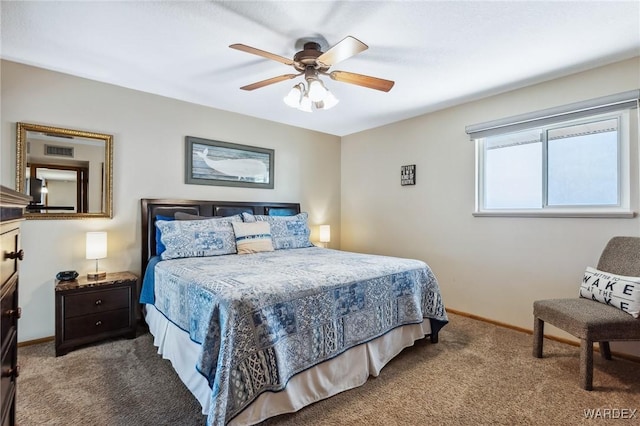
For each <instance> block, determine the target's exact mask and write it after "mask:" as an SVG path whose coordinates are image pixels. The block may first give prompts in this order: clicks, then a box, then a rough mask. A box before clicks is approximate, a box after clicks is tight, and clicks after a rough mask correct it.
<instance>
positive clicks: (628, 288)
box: [580, 268, 640, 318]
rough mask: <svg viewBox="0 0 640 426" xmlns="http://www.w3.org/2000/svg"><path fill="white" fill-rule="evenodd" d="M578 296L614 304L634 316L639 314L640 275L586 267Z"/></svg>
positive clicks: (636, 316)
mask: <svg viewBox="0 0 640 426" xmlns="http://www.w3.org/2000/svg"><path fill="white" fill-rule="evenodd" d="M580 297H584V298H587V299H592V300H595V301H596V302H600V303H605V304H607V305H611V306H614V307H616V308H618V309H620V310H622V311H624V312H626V313H628V314H630V315H632V316H633V317H634V318H638V317H639V316H640V277H625V276H623V275H615V274H612V273H609V272H603V271H599V270H597V269H595V268H587V270H586V271H585V272H584V277H583V278H582V284H581V285H580Z"/></svg>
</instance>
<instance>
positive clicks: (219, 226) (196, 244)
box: [156, 215, 242, 260]
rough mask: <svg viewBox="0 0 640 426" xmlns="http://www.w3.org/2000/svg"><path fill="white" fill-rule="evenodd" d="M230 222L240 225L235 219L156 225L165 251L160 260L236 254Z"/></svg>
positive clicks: (185, 221) (160, 223) (180, 221)
mask: <svg viewBox="0 0 640 426" xmlns="http://www.w3.org/2000/svg"><path fill="white" fill-rule="evenodd" d="M232 222H242V219H241V218H240V216H239V215H235V216H229V217H223V218H212V219H207V220H175V221H171V222H166V221H158V222H156V226H157V227H158V228H159V229H160V232H161V233H162V236H161V240H162V243H163V244H164V245H165V247H166V250H165V251H164V252H163V253H162V260H167V259H177V258H179V257H204V256H219V255H223V254H233V253H236V237H235V234H234V233H233V226H232V225H231V223H232Z"/></svg>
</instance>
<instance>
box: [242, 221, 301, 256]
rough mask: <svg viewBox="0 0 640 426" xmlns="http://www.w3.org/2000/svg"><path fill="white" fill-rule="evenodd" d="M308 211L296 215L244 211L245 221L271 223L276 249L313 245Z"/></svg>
mask: <svg viewBox="0 0 640 426" xmlns="http://www.w3.org/2000/svg"><path fill="white" fill-rule="evenodd" d="M308 217H309V215H308V214H307V213H306V212H303V213H298V214H297V215H295V216H264V215H253V214H250V213H242V219H243V220H244V221H245V222H269V225H271V239H272V240H273V248H274V249H276V250H282V249H292V248H303V247H313V244H311V241H309V235H310V234H311V231H310V230H309V225H308V224H307V219H308Z"/></svg>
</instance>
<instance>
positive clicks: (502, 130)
mask: <svg viewBox="0 0 640 426" xmlns="http://www.w3.org/2000/svg"><path fill="white" fill-rule="evenodd" d="M639 95H640V90H634V91H630V92H625V93H622V94H617V95H612V96H608V97H605V98H599V99H595V100H591V101H586V102H581V103H577V104H571V105H568V106H565V107H560V108H553V109H548V110H544V111H539V112H535V113H530V114H523V115H520V116H515V117H510V118H506V119H501V120H495V121H492V122H488V123H481V124H476V125H473V126H467V129H466V130H467V133H469V135H470V136H471V140H473V141H474V142H475V157H476V170H475V173H476V181H475V186H476V188H475V209H474V212H473V215H474V216H480V217H482V216H510V217H620V218H632V217H634V216H635V213H634V212H633V210H632V209H631V147H630V145H631V134H632V133H634V134H635V135H636V136H635V139H634V140H636V139H637V138H638V137H637V135H638V121H640V120H637V121H636V122H635V126H633V129H632V123H631V117H633V115H632V114H630V113H629V110H630V109H631V108H634V107H635V108H637V106H638V98H639ZM612 100H613V101H614V102H612ZM636 111H638V110H636ZM636 117H637V114H636ZM610 118H617V119H618V124H619V127H618V191H619V194H618V200H619V204H618V205H615V206H549V205H546V202H547V182H546V176H547V159H546V157H544V156H546V149H547V140H546V131H548V130H550V129H553V128H558V127H564V126H570V125H575V124H580V123H584V122H589V121H594V120H602V119H610ZM536 128H543V129H544V134H545V136H544V138H543V141H542V143H543V164H542V167H543V170H542V172H543V177H544V182H543V188H542V190H543V192H544V195H543V205H542V206H541V207H540V208H533V209H487V208H485V207H484V196H485V194H484V176H485V170H484V165H485V161H484V160H485V158H484V152H485V150H484V140H485V137H487V136H492V135H499V134H507V133H513V132H516V131H520V130H525V129H536Z"/></svg>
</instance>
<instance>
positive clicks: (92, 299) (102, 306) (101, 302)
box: [64, 287, 131, 318]
mask: <svg viewBox="0 0 640 426" xmlns="http://www.w3.org/2000/svg"><path fill="white" fill-rule="evenodd" d="M129 294H130V289H129V287H119V288H111V289H107V290H96V291H89V292H86V293H80V294H68V295H66V296H65V297H64V304H65V309H64V317H65V318H73V317H77V316H81V315H88V314H95V313H99V312H105V311H112V310H115V309H128V308H129V307H130V306H131V300H130V299H129Z"/></svg>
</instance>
